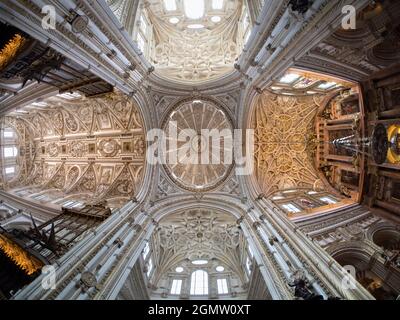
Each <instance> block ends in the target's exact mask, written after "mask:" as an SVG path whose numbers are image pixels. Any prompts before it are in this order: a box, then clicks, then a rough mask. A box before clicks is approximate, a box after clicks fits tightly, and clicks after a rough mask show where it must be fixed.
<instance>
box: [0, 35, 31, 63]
mask: <svg viewBox="0 0 400 320" xmlns="http://www.w3.org/2000/svg"><path fill="white" fill-rule="evenodd" d="M25 42H26V39H25V38H24V37H23V36H22V35H20V34H18V33H17V34H15V35H14V36H13V37H12V38H11V39H10V40H9V42H7V43H6V44H5V46H4V47H3V48H0V70H3V68H5V67H6V66H7V65H8V64H9V63H10V62H11V61H13V59H14V58H15V57H16V55H17V54H18V53H19V52H20V51H21V48H22V47H23V46H24V44H25Z"/></svg>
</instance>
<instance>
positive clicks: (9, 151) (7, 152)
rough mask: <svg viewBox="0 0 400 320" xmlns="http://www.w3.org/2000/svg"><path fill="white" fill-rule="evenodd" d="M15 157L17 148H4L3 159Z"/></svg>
mask: <svg viewBox="0 0 400 320" xmlns="http://www.w3.org/2000/svg"><path fill="white" fill-rule="evenodd" d="M16 156H17V148H16V147H5V148H4V157H5V158H13V157H16Z"/></svg>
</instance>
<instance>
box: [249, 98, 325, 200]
mask: <svg viewBox="0 0 400 320" xmlns="http://www.w3.org/2000/svg"><path fill="white" fill-rule="evenodd" d="M322 98H323V96H321V95H313V96H285V95H275V94H272V93H269V92H264V93H263V94H261V95H259V97H258V99H257V101H256V106H255V111H254V115H253V125H254V130H255V156H254V161H255V175H256V178H257V180H258V183H259V186H260V187H261V189H262V192H263V193H265V194H266V195H269V194H271V193H273V192H275V191H277V190H283V189H289V188H295V187H310V188H313V187H316V186H317V185H319V184H320V180H319V178H318V174H317V170H316V168H315V166H314V159H313V150H312V143H311V141H312V137H313V134H314V132H315V129H314V119H315V116H316V114H317V110H318V107H319V105H320V102H321V100H322Z"/></svg>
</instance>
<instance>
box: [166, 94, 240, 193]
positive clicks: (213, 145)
mask: <svg viewBox="0 0 400 320" xmlns="http://www.w3.org/2000/svg"><path fill="white" fill-rule="evenodd" d="M163 128H164V131H165V132H166V135H167V139H168V140H167V145H166V152H165V162H166V164H164V168H165V170H166V172H167V174H168V175H169V177H170V178H171V179H172V180H173V181H174V182H176V183H177V184H178V185H179V186H180V187H182V188H184V189H187V190H190V191H194V192H199V191H200V192H202V191H207V190H211V189H213V188H215V187H217V186H218V185H219V184H221V183H222V182H223V181H225V179H226V178H227V177H228V175H229V174H230V172H231V170H232V167H233V161H232V159H231V157H230V155H232V152H233V150H232V145H230V144H229V141H230V139H231V136H232V134H233V125H232V121H231V119H230V117H229V115H228V114H227V113H226V111H224V109H223V108H222V107H221V106H219V105H218V104H217V103H216V102H214V101H212V100H209V99H206V98H198V99H185V100H183V101H181V102H180V103H178V104H177V106H175V107H174V109H173V110H172V111H171V113H170V115H169V116H168V117H167V118H166V120H165V122H164V125H163ZM187 130H188V131H187ZM213 130H216V132H217V133H218V134H219V136H218V137H217V140H216V141H217V142H215V141H214V140H213V139H214V138H213V136H212V133H213ZM186 133H187V134H186ZM191 133H192V134H191ZM175 140H176V141H175ZM175 143H176V146H175ZM171 154H175V156H176V159H175V158H172V159H170V158H169V156H170V155H171ZM175 160H176V161H175Z"/></svg>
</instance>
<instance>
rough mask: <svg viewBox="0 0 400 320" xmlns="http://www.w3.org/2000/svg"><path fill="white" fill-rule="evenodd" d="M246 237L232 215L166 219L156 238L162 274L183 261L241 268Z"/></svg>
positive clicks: (200, 213)
mask: <svg viewBox="0 0 400 320" xmlns="http://www.w3.org/2000/svg"><path fill="white" fill-rule="evenodd" d="M241 239H242V233H241V231H240V229H239V228H238V225H237V224H236V220H235V218H234V217H233V216H232V215H229V214H225V213H221V212H214V211H209V210H205V209H193V210H188V211H185V212H181V213H174V214H171V215H168V217H166V218H165V219H162V220H161V221H160V223H159V226H158V228H157V232H156V233H155V234H154V235H153V241H154V242H155V244H156V245H154V248H159V249H157V250H159V251H158V252H157V253H156V254H155V256H157V258H158V259H157V265H158V266H160V268H161V270H158V273H160V274H162V273H163V271H164V270H168V269H170V268H171V267H174V266H175V265H176V264H177V263H179V262H180V261H182V260H185V259H189V260H195V259H206V260H211V259H217V260H219V261H223V262H224V263H225V264H227V265H229V266H230V267H231V268H232V269H233V270H236V271H238V270H237V268H240V252H239V244H240V242H241Z"/></svg>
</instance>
